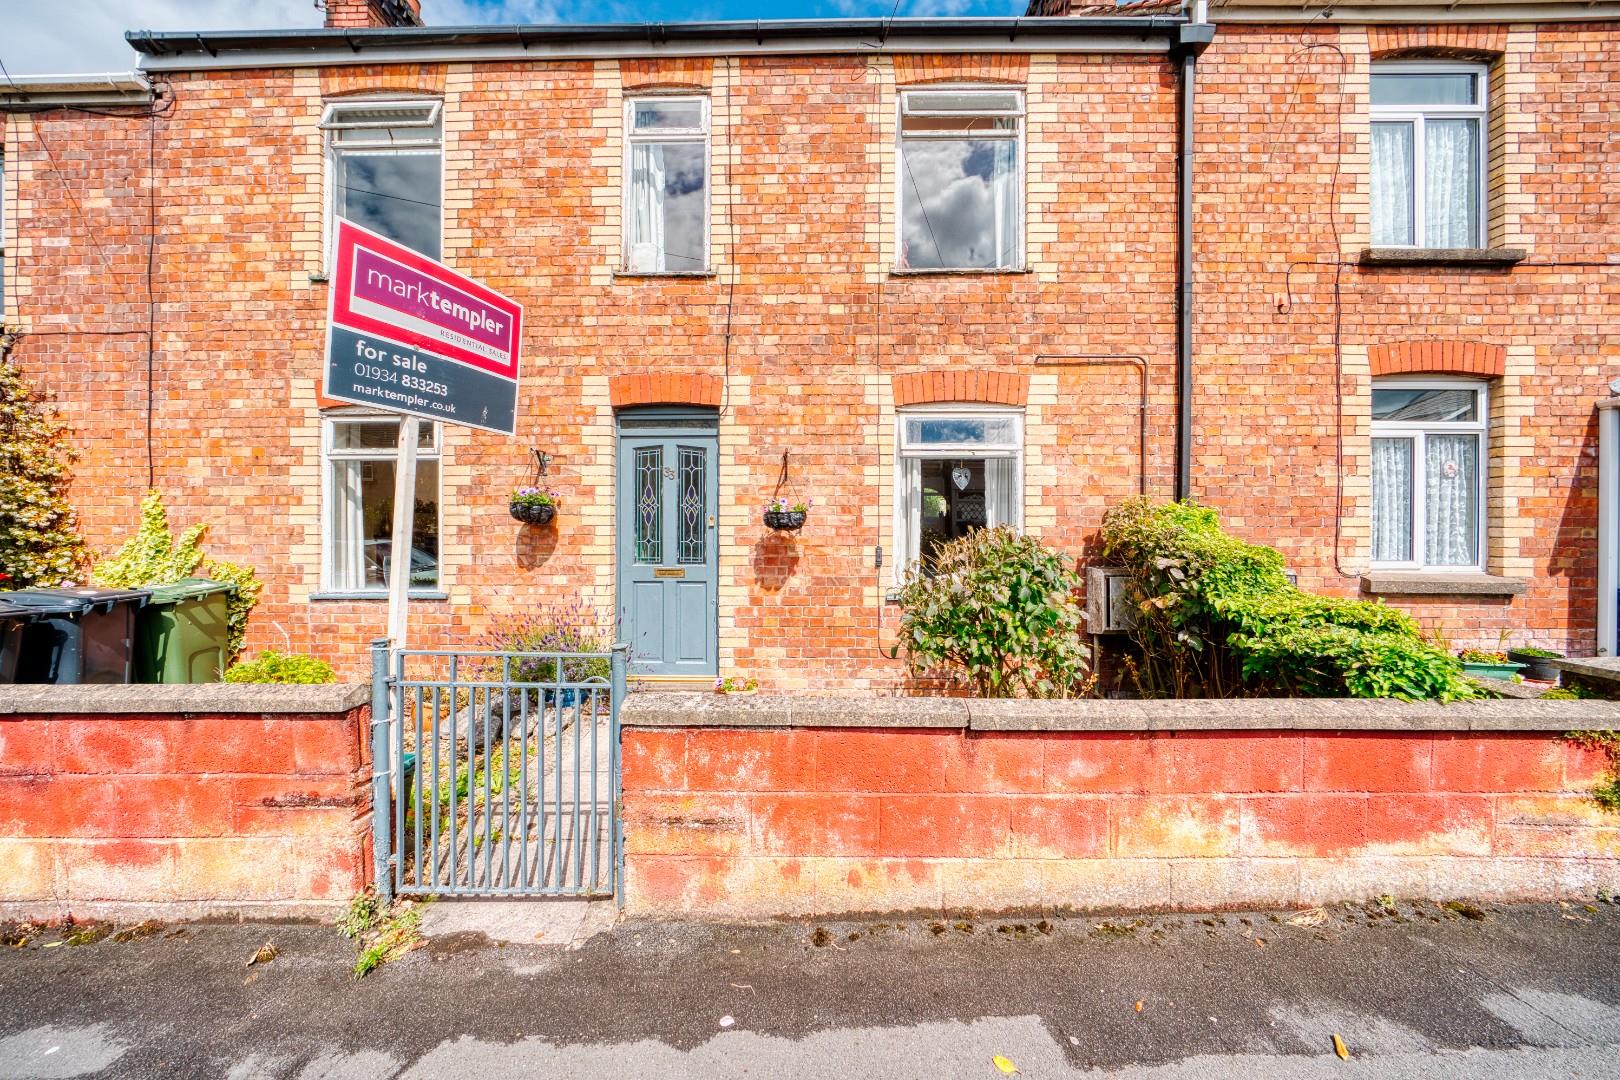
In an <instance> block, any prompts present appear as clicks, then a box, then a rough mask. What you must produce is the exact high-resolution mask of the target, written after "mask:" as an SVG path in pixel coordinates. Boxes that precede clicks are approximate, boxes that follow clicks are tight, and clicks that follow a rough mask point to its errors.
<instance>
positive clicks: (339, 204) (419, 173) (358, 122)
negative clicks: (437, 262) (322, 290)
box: [321, 98, 444, 259]
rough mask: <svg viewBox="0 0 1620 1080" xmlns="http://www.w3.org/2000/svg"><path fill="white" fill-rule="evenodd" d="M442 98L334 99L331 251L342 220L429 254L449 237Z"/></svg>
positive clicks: (329, 125)
mask: <svg viewBox="0 0 1620 1080" xmlns="http://www.w3.org/2000/svg"><path fill="white" fill-rule="evenodd" d="M440 114H441V102H439V101H438V100H437V99H424V98H410V99H380V98H350V99H345V100H343V101H335V102H331V103H329V104H328V105H327V106H326V111H325V112H324V113H323V115H322V117H321V129H322V130H323V131H325V132H326V161H327V168H326V176H327V190H328V191H329V192H330V197H329V199H328V203H327V215H326V219H327V245H326V248H327V251H328V252H331V250H332V243H331V234H332V231H333V230H334V229H335V228H336V223H337V221H338V219H340V218H341V219H346V220H348V221H352V222H354V223H355V224H356V225H360V226H363V227H365V228H367V229H370V230H371V231H372V232H375V233H380V234H382V235H383V236H386V237H387V238H388V239H390V240H393V241H395V242H396V243H399V244H403V245H404V246H405V247H408V248H410V249H411V250H412V251H419V252H421V253H422V254H423V255H426V256H427V257H428V258H430V259H437V258H439V256H440V253H441V250H442V247H443V239H444V147H443V143H444V140H443V135H442V124H441V115H440Z"/></svg>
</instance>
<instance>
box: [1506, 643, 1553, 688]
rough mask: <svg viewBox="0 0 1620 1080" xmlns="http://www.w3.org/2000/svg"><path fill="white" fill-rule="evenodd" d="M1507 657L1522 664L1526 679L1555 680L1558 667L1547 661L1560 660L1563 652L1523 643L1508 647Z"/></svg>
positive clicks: (1538, 680)
mask: <svg viewBox="0 0 1620 1080" xmlns="http://www.w3.org/2000/svg"><path fill="white" fill-rule="evenodd" d="M1507 658H1508V659H1509V660H1511V661H1513V662H1514V663H1516V664H1523V665H1524V677H1525V678H1527V679H1535V680H1536V681H1537V682H1557V681H1558V669H1557V668H1555V667H1553V666H1552V665H1551V664H1549V663H1547V661H1548V660H1562V659H1563V658H1564V654H1563V653H1561V652H1553V651H1552V650H1551V649H1539V648H1537V647H1536V646H1534V645H1525V646H1523V647H1521V648H1517V649H1509V650H1508V651H1507Z"/></svg>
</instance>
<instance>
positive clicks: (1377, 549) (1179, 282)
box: [0, 0, 1620, 690]
mask: <svg viewBox="0 0 1620 1080" xmlns="http://www.w3.org/2000/svg"><path fill="white" fill-rule="evenodd" d="M326 9H327V26H326V28H325V29H319V30H309V31H277V32H253V31H243V32H239V33H217V32H207V33H133V34H131V35H130V41H131V43H132V44H133V45H134V47H135V48H136V49H137V50H138V51H139V53H140V54H141V65H140V66H141V70H140V71H139V73H134V74H129V75H122V76H109V77H106V78H98V79H76V80H63V79H58V80H50V79H43V80H19V81H18V82H17V83H16V84H14V85H12V86H10V87H7V88H5V89H4V90H3V91H0V100H3V102H4V104H3V108H4V110H5V115H4V122H5V144H4V146H5V158H4V163H5V174H4V199H3V205H4V241H3V242H4V256H5V261H4V289H5V298H4V320H5V324H6V327H7V328H8V330H10V331H14V332H15V333H16V334H17V335H18V337H17V344H16V348H15V351H14V356H15V358H16V360H17V361H18V362H19V363H20V364H22V365H23V367H24V368H25V369H27V370H28V371H29V372H30V373H31V374H33V375H34V376H35V377H36V378H37V379H38V380H40V381H41V382H42V383H43V384H44V385H45V386H46V387H48V388H49V389H50V391H51V392H52V393H53V394H54V395H55V397H56V400H57V402H58V403H59V405H60V407H61V409H62V411H63V413H64V415H65V416H66V418H67V420H68V422H69V423H70V425H71V428H72V431H73V437H74V441H75V443H76V445H77V446H78V448H79V450H80V451H81V459H80V461H79V464H78V467H77V481H78V491H79V500H78V501H79V505H80V507H81V510H82V514H83V520H84V524H85V527H86V529H87V531H88V534H89V536H90V539H91V540H92V542H93V543H95V544H96V545H98V546H101V547H110V546H112V545H113V544H114V543H116V542H117V541H118V540H120V539H121V538H122V537H123V536H124V535H125V534H126V533H127V531H128V530H129V529H130V528H131V527H132V525H133V523H134V521H135V518H136V510H137V502H138V500H139V498H140V495H141V493H142V491H143V490H145V489H146V488H148V487H156V488H158V489H160V490H161V491H162V492H164V494H165V495H166V496H167V497H168V499H169V501H170V504H171V506H172V507H174V509H175V513H176V514H177V516H179V517H180V518H182V519H183V520H185V521H193V520H196V521H208V522H210V523H212V534H211V536H212V539H211V550H213V551H214V552H216V553H217V554H218V555H219V556H220V557H223V558H228V559H231V560H233V561H237V562H244V563H249V564H251V565H253V566H254V567H256V568H257V570H258V572H259V574H260V575H261V576H262V577H264V578H265V579H266V580H267V581H268V589H267V592H266V594H265V599H264V603H263V606H262V607H261V609H260V615H259V617H258V618H257V619H256V620H255V624H254V628H253V633H254V635H255V638H256V640H254V641H252V642H250V646H252V647H259V646H266V647H276V648H280V647H283V646H284V645H290V646H291V647H293V648H295V649H299V650H303V651H311V652H316V653H320V654H322V655H325V656H331V657H333V658H334V659H336V660H337V661H338V662H339V663H340V664H341V665H343V666H346V667H347V668H348V670H349V671H350V672H351V673H358V671H360V670H361V668H362V667H363V665H364V663H365V661H364V658H363V650H364V645H365V643H366V642H367V641H368V640H369V639H371V638H373V637H375V636H377V635H378V634H379V632H380V631H381V630H382V629H383V621H384V607H385V605H384V603H383V597H384V594H385V583H386V578H387V574H388V573H389V571H390V567H389V558H388V555H387V552H388V547H389V542H388V537H389V522H390V520H391V502H392V491H393V483H392V478H393V470H394V467H395V460H396V454H397V451H396V438H395V431H396V429H395V423H396V421H395V420H394V419H392V418H391V417H390V416H389V415H387V414H385V413H380V412H372V411H367V410H364V409H359V408H355V407H352V406H347V405H342V404H340V403H337V402H335V401H331V400H328V399H326V398H324V397H323V393H322V390H323V388H322V384H321V374H322V370H323V362H324V352H323V348H324V345H323V342H324V328H325V320H326V313H327V306H328V294H329V289H330V282H329V280H328V276H329V272H330V266H329V255H330V247H331V244H330V235H331V232H332V229H333V224H334V222H336V221H337V220H339V219H342V218H347V219H349V220H352V221H355V222H358V223H360V224H362V225H365V226H367V227H368V228H370V229H372V230H374V231H376V232H379V233H382V234H384V235H386V236H388V237H390V238H392V239H393V240H395V241H397V242H398V243H400V244H403V245H405V246H407V247H409V248H412V249H415V250H416V251H418V252H421V253H423V254H426V255H429V256H432V257H434V258H439V259H442V260H444V261H445V262H446V263H448V264H449V265H451V266H452V267H454V268H456V269H457V270H459V271H461V272H463V273H465V274H468V275H470V276H472V277H474V278H477V279H479V280H481V281H483V282H486V283H488V284H489V285H490V287H492V288H494V289H497V290H499V291H500V292H502V293H504V294H506V295H508V296H510V297H513V298H514V299H516V300H518V301H519V302H520V303H521V304H522V305H523V307H524V316H525V317H524V331H523V334H524V342H523V344H524V351H525V357H524V366H523V370H522V373H521V380H522V383H521V386H522V389H521V398H520V402H519V420H518V423H519V436H518V438H517V439H515V440H513V439H507V438H504V437H501V436H497V435H491V434H488V433H483V432H478V431H474V430H471V429H467V428H461V427H454V426H426V427H425V428H424V431H423V434H422V437H421V446H420V468H419V473H418V483H417V497H416V506H415V511H416V513H415V528H414V535H413V544H412V546H413V553H412V558H411V561H410V569H409V573H410V584H411V588H412V592H413V597H414V600H413V612H412V618H413V622H414V624H415V625H416V627H417V630H416V631H415V635H414V636H415V638H416V640H418V641H421V642H428V643H453V644H466V643H470V642H474V641H477V640H478V639H479V638H480V636H481V635H482V634H485V633H486V632H487V628H488V626H489V625H490V624H491V621H492V620H493V619H496V618H498V617H499V616H501V615H502V614H504V613H509V612H513V611H520V610H526V609H533V608H535V607H537V606H542V605H547V604H553V603H557V602H560V601H573V600H578V601H579V602H581V603H582V604H584V605H585V607H586V608H587V609H588V611H589V612H590V613H591V614H590V615H589V616H588V617H589V618H591V619H592V620H594V621H595V622H597V623H598V624H599V625H600V627H601V629H602V632H603V634H604V635H606V634H608V633H609V632H611V633H613V634H614V635H615V636H621V637H623V638H624V639H626V640H629V641H631V642H632V644H633V646H634V647H635V649H636V664H637V668H638V670H639V671H640V672H641V673H642V674H644V675H647V676H655V677H659V678H663V679H688V680H692V681H694V682H707V681H709V680H712V679H713V678H714V677H715V676H716V675H717V674H730V673H739V674H743V675H753V676H756V677H758V678H760V679H761V680H762V681H763V682H764V683H765V684H766V685H767V686H768V687H771V688H778V689H789V690H791V689H798V688H805V687H809V686H811V685H815V686H817V687H821V688H847V689H855V688H863V687H879V688H882V687H893V686H897V685H900V684H902V683H903V681H904V672H903V671H902V668H901V665H900V664H899V663H898V662H896V661H895V660H894V659H892V658H891V656H890V651H891V646H892V642H893V636H894V628H895V624H896V622H897V619H898V611H897V608H896V606H895V605H894V603H893V602H892V598H891V594H892V593H893V591H894V590H895V589H896V587H897V583H898V582H899V580H900V579H901V577H902V576H903V574H904V573H905V572H906V569H907V567H908V566H910V565H912V564H914V563H915V562H917V561H918V560H924V561H926V560H927V559H928V558H929V555H930V552H931V549H932V547H933V545H935V544H936V543H938V542H939V541H940V540H941V539H943V538H948V537H952V536H956V535H960V534H961V533H963V532H965V531H967V530H971V529H974V528H977V527H981V526H984V525H994V524H1002V523H1004V524H1010V525H1013V526H1016V527H1017V528H1020V529H1023V530H1026V531H1028V532H1031V533H1036V534H1039V535H1040V536H1041V537H1043V538H1044V539H1046V540H1048V541H1050V542H1053V543H1055V544H1058V545H1060V546H1062V547H1064V548H1066V549H1068V550H1070V551H1073V552H1075V553H1077V554H1084V553H1085V552H1086V550H1087V545H1088V542H1089V541H1090V539H1091V538H1092V536H1093V534H1094V532H1095V530H1096V528H1097V526H1098V523H1099V521H1100V519H1101V516H1102V514H1103V512H1104V511H1105V510H1106V509H1107V507H1109V506H1110V505H1112V504H1113V503H1115V502H1117V501H1118V500H1120V499H1122V498H1124V497H1127V496H1130V495H1133V494H1135V493H1138V492H1146V493H1148V494H1151V495H1156V496H1163V497H1171V496H1177V495H1183V496H1191V497H1194V498H1196V499H1198V500H1200V501H1203V502H1205V503H1207V504H1210V505H1213V506H1215V507H1218V508H1219V509H1220V510H1221V511H1222V513H1223V515H1224V516H1225V519H1226V521H1227V523H1228V525H1229V526H1230V527H1231V528H1233V529H1234V530H1235V531H1237V532H1240V533H1242V534H1243V535H1245V536H1247V537H1249V538H1252V539H1255V540H1259V541H1263V542H1265V543H1270V544H1274V545H1276V546H1277V547H1279V548H1281V549H1282V551H1283V552H1284V553H1285V554H1286V556H1287V558H1288V560H1289V563H1290V565H1291V567H1292V568H1293V569H1294V570H1295V571H1297V573H1298V576H1299V580H1300V583H1301V584H1302V585H1304V586H1306V587H1309V588H1314V589H1319V590H1324V591H1328V592H1333V593H1342V594H1347V595H1348V594H1374V595H1378V596H1383V597H1386V598H1388V599H1389V601H1390V602H1392V603H1395V604H1398V605H1401V606H1403V607H1406V608H1409V609H1411V610H1412V611H1414V612H1415V613H1416V614H1418V615H1419V616H1420V617H1421V618H1422V620H1423V621H1424V622H1425V623H1426V624H1428V625H1430V626H1432V627H1434V628H1436V629H1438V630H1440V631H1442V632H1443V633H1444V634H1445V635H1446V636H1447V637H1448V638H1449V639H1450V640H1451V641H1452V642H1453V643H1455V644H1457V645H1485V646H1494V645H1495V644H1496V643H1497V641H1498V640H1499V637H1500V636H1501V635H1504V634H1505V635H1507V636H1508V637H1509V639H1510V640H1512V641H1513V642H1515V643H1536V644H1540V645H1544V646H1551V647H1555V648H1563V649H1566V650H1570V651H1574V652H1585V653H1590V652H1592V651H1594V650H1597V649H1602V650H1605V651H1613V649H1614V647H1615V643H1614V640H1613V634H1614V619H1613V614H1614V609H1615V595H1616V594H1615V591H1614V579H1613V576H1612V574H1609V573H1608V572H1607V571H1606V570H1604V569H1603V568H1604V567H1605V566H1608V565H1612V564H1613V561H1614V559H1615V553H1614V551H1613V545H1614V543H1615V537H1614V530H1609V529H1604V530H1600V517H1601V516H1602V515H1600V501H1601V500H1600V488H1601V487H1602V485H1600V476H1605V475H1612V471H1611V472H1608V473H1606V472H1605V470H1606V469H1607V468H1610V467H1609V466H1607V465H1605V463H1604V460H1603V457H1604V453H1607V454H1609V455H1613V454H1614V453H1616V452H1617V448H1616V447H1613V446H1607V447H1604V448H1603V453H1600V442H1601V440H1600V435H1599V430H1600V417H1602V416H1614V415H1617V414H1613V413H1609V412H1607V411H1606V406H1605V402H1606V400H1607V399H1608V398H1609V396H1610V391H1609V381H1610V379H1611V378H1613V377H1614V376H1615V375H1617V374H1620V371H1617V370H1616V368H1617V361H1620V346H1617V343H1616V334H1617V330H1620V295H1617V281H1620V137H1617V132H1620V5H1617V4H1613V3H1603V2H1596V3H1586V2H1581V3H1560V2H1553V3H1536V2H1517V3H1498V2H1494V0H1458V2H1451V3H1446V4H1435V5H1426V4H1422V3H1415V4H1388V3H1383V2H1381V0H1360V2H1352V3H1346V4H1337V5H1332V6H1327V5H1324V4H1321V3H1317V2H1315V0H1306V2H1303V3H1299V2H1295V3H1289V4H1281V3H1278V4H1268V3H1265V2H1263V0H1214V2H1213V3H1211V4H1210V5H1209V6H1208V8H1207V9H1206V7H1205V6H1204V5H1203V4H1202V3H1199V4H1196V5H1193V6H1190V7H1182V6H1180V5H1179V4H1177V3H1173V2H1171V3H1161V2H1156V0H1149V2H1145V3H1138V4H1133V5H1129V6H1120V7H1113V6H1111V5H1101V6H1099V5H1086V6H1082V5H1077V4H1070V3H1067V2H1063V0H1037V2H1036V3H1034V4H1033V5H1032V6H1031V10H1030V11H1029V13H1028V15H1027V16H1025V17H1021V18H1005V19H972V20H963V19H896V20H853V21H830V22H758V23H755V22H748V23H693V24H683V25H657V26H640V25H629V26H592V27H577V26H490V27H455V28H436V27H429V26H421V25H419V23H420V19H419V16H418V11H417V6H416V3H415V0H328V3H327V4H326ZM542 460H543V461H544V462H545V475H544V477H543V478H542V482H543V483H544V484H545V485H546V486H548V487H551V488H553V489H555V490H556V491H558V492H559V493H560V507H559V510H558V513H557V515H556V518H555V520H554V521H553V522H551V523H550V524H547V525H543V526H536V525H528V524H522V523H520V522H517V521H514V520H513V519H512V517H511V516H510V515H509V513H508V505H507V504H508V497H509V495H510V492H511V490H512V489H513V488H514V487H515V486H517V485H521V484H524V483H528V482H530V481H531V480H532V479H534V476H535V472H536V465H535V463H536V461H542ZM775 497H783V498H786V499H787V500H788V501H789V502H790V503H791V502H797V501H801V500H810V501H811V503H812V505H811V508H810V511H809V514H808V519H807V521H806V523H805V525H804V526H803V528H802V529H801V530H799V531H797V532H794V531H779V530H774V529H771V528H768V527H767V526H766V525H765V524H764V522H763V521H762V514H761V510H762V507H763V505H764V504H765V502H766V501H767V500H768V499H771V498H775ZM1604 509H1605V510H1608V509H1609V508H1608V506H1607V505H1605V506H1604ZM1600 532H1601V533H1602V535H1601V536H1600ZM1600 541H1601V542H1600ZM1600 582H1601V583H1602V585H1601V592H1600Z"/></svg>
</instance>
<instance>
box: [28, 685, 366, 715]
mask: <svg viewBox="0 0 1620 1080" xmlns="http://www.w3.org/2000/svg"><path fill="white" fill-rule="evenodd" d="M370 700H371V686H370V684H368V683H327V684H324V685H319V686H278V685H270V684H263V683H196V684H193V685H169V684H156V685H128V686H32V685H19V686H0V716H4V715H13V716H16V715H21V714H29V715H42V716H49V715H52V714H56V715H71V716H97V715H115V714H126V715H127V714H131V713H154V714H162V713H192V714H214V713H261V714H263V713H289V714H292V713H343V712H348V711H349V710H350V709H354V708H358V707H359V706H361V705H364V704H366V703H367V702H368V701H370Z"/></svg>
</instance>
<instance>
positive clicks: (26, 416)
mask: <svg viewBox="0 0 1620 1080" xmlns="http://www.w3.org/2000/svg"><path fill="white" fill-rule="evenodd" d="M11 341H12V339H11V338H10V337H9V336H7V337H0V588H4V589H29V588H39V587H49V586H55V585H61V584H64V583H66V582H69V581H73V580H75V579H76V578H77V576H78V573H79V571H80V569H81V568H82V565H83V560H84V544H83V541H81V540H80V539H79V532H78V519H77V518H76V517H75V516H74V513H73V508H72V507H71V506H69V505H68V501H67V490H68V483H69V481H70V480H71V479H72V476H71V472H70V466H71V465H72V462H73V449H72V447H70V446H69V445H68V443H67V430H66V428H65V427H64V426H63V425H62V424H61V423H60V422H59V421H57V419H56V418H55V417H53V416H52V415H51V414H50V411H49V409H48V407H47V405H46V401H45V398H44V397H43V395H41V394H40V393H39V392H38V391H37V390H35V389H34V388H33V387H32V386H30V385H29V383H28V382H27V380H25V379H24V378H23V377H22V373H21V372H19V371H18V370H17V368H16V365H14V364H13V363H12V362H11V360H10V358H9V356H8V354H9V352H10V350H11Z"/></svg>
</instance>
